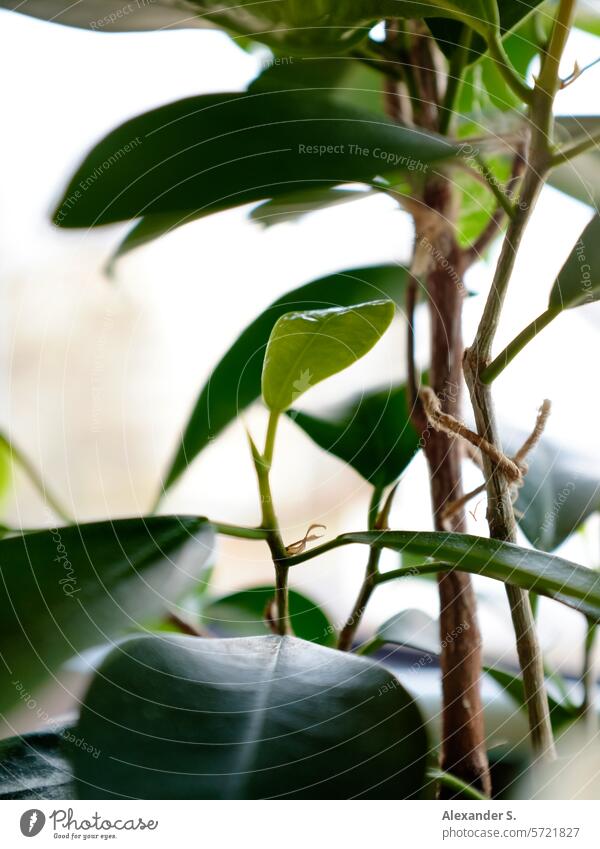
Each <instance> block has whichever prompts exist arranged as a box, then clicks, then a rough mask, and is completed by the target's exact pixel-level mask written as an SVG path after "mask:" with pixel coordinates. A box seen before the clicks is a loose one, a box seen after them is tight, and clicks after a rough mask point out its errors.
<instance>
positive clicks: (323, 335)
mask: <svg viewBox="0 0 600 849" xmlns="http://www.w3.org/2000/svg"><path fill="white" fill-rule="evenodd" d="M394 310H395V307H394V304H393V302H392V301H388V300H385V301H383V300H380V301H368V302H367V303H364V304H356V305H354V304H353V305H352V306H350V307H330V308H329V309H324V310H302V311H300V310H297V311H294V312H289V313H286V314H285V315H282V316H281V318H279V319H277V322H276V324H275V327H274V328H273V330H272V332H271V336H270V337H269V341H268V343H267V350H266V351H265V359H264V364H263V373H262V395H263V399H264V401H265V404H266V405H267V407H268V408H269V409H270V410H272V411H273V412H277V413H280V412H283V411H284V410H287V409H288V408H289V407H291V406H292V404H293V403H294V401H296V400H297V399H298V398H299V397H300V396H301V395H303V394H304V393H305V392H306V391H307V390H308V389H310V388H312V387H313V386H315V385H316V384H317V383H320V382H321V381H322V380H325V379H326V378H328V377H331V376H332V375H334V374H337V373H338V372H340V371H343V370H344V369H346V368H348V366H351V365H353V363H355V362H356V361H357V360H359V359H360V358H361V357H363V356H364V355H365V354H366V353H368V352H369V351H370V350H371V348H372V347H373V346H374V345H376V344H377V342H378V341H379V340H380V339H381V337H382V336H383V334H384V333H385V331H386V330H387V329H388V327H389V326H390V324H391V322H392V319H393V317H394Z"/></svg>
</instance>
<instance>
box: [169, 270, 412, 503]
mask: <svg viewBox="0 0 600 849" xmlns="http://www.w3.org/2000/svg"><path fill="white" fill-rule="evenodd" d="M406 281H407V277H406V271H405V270H404V269H403V268H401V267H399V266H397V265H392V264H390V265H374V266H370V267H369V266H367V267H365V268H356V269H352V270H349V271H340V272H337V273H335V274H330V275H328V276H327V277H322V278H320V279H318V280H314V281H312V282H311V283H307V284H306V285H304V286H300V287H299V288H298V289H294V290H293V291H291V292H288V293H287V294H286V295H284V296H283V297H282V298H279V299H278V300H277V301H275V302H274V303H272V304H271V306H270V307H268V308H267V309H266V310H265V311H264V312H263V313H261V314H260V315H259V316H258V318H256V319H255V320H254V321H253V322H252V323H251V324H250V325H248V327H246V329H245V330H244V331H243V332H242V333H241V335H240V336H239V337H238V339H237V340H236V342H234V344H233V345H232V346H231V348H230V349H229V350H228V351H227V353H226V354H225V355H224V356H223V357H222V359H221V360H220V362H219V363H218V365H217V366H216V367H215V369H214V370H213V372H212V374H211V376H210V377H209V379H208V380H207V382H206V384H205V385H204V386H203V388H202V390H201V392H200V395H199V397H198V400H197V402H196V405H195V407H194V409H193V411H192V414H191V417H190V419H189V421H188V423H187V425H186V428H185V430H184V433H183V437H182V439H181V442H180V444H179V446H178V448H177V451H176V454H175V457H174V459H173V462H172V464H171V466H170V468H169V471H168V473H167V476H166V481H165V484H164V489H165V491H166V490H167V489H168V488H169V487H170V486H172V485H173V484H174V483H175V481H176V480H177V479H178V478H179V477H180V475H181V474H182V473H183V472H184V471H185V470H186V469H187V467H188V465H189V464H190V463H191V462H192V460H194V458H195V457H197V456H198V454H199V453H200V452H201V451H203V450H204V448H206V446H207V445H208V444H209V442H210V441H211V440H213V439H214V438H215V437H216V436H218V434H219V433H221V431H222V430H223V429H224V428H225V427H226V426H227V425H228V424H229V423H230V422H231V421H233V420H234V419H235V418H236V417H237V416H238V415H239V413H241V412H243V411H244V410H245V409H246V408H247V407H248V406H249V405H250V404H251V403H252V402H253V401H255V400H256V399H257V398H258V397H259V396H260V392H261V374H262V365H263V359H264V350H265V346H266V344H267V342H268V340H269V336H270V334H271V331H272V329H273V327H274V325H275V322H276V321H277V319H278V318H279V317H280V316H282V315H284V314H285V313H287V312H289V311H290V310H292V309H302V310H313V309H320V308H323V307H332V306H339V307H344V306H351V305H352V304H356V303H360V302H361V301H368V300H371V299H374V298H381V297H389V298H391V299H392V300H393V301H394V302H395V303H396V304H403V303H404V300H405V294H406Z"/></svg>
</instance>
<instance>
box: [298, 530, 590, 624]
mask: <svg viewBox="0 0 600 849" xmlns="http://www.w3.org/2000/svg"><path fill="white" fill-rule="evenodd" d="M353 543H361V544H363V545H370V546H375V547H376V548H391V549H393V550H394V551H405V550H406V551H409V552H412V553H414V554H423V555H425V556H427V557H434V558H435V559H436V561H437V562H435V563H431V562H428V563H424V564H423V566H421V567H418V566H411V567H410V568H407V569H404V570H403V569H399V570H397V571H394V575H395V576H397V577H403V576H404V575H405V576H406V577H410V576H412V575H417V574H419V573H437V572H447V571H448V568H449V566H450V567H455V568H456V569H459V570H460V571H461V572H471V573H472V574H475V575H484V576H485V577H487V578H494V579H495V580H497V581H502V582H503V583H505V584H514V585H515V586H518V587H523V589H526V590H531V591H533V592H536V593H538V594H539V595H545V596H548V597H549V598H553V599H556V601H560V602H562V603H563V604H567V605H569V606H570V607H573V608H575V610H579V611H581V612H582V613H584V614H585V615H586V616H588V617H589V618H590V619H591V620H592V621H593V622H600V574H599V573H597V572H595V571H593V570H592V569H586V568H585V567H584V566H579V565H577V564H576V563H571V561H569V560H565V559H564V558H562V557H557V556H556V555H553V554H547V553H545V552H543V551H536V550H535V549H529V548H522V547H521V546H519V545H513V544H512V543H509V542H501V541H500V540H494V539H487V538H485V537H477V536H471V535H470V534H454V533H441V532H435V531H360V532H358V533H349V534H342V535H341V536H339V537H336V539H334V540H332V541H331V542H329V543H326V544H325V545H323V546H321V549H324V550H329V549H332V548H336V547H337V546H340V545H351V544H353ZM318 551H319V549H312V550H311V551H310V552H308V557H311V556H314V555H315V552H318ZM306 559H308V558H307V555H306V554H300V555H296V556H295V557H291V558H290V559H289V563H290V566H291V565H294V563H299V562H302V561H303V560H306Z"/></svg>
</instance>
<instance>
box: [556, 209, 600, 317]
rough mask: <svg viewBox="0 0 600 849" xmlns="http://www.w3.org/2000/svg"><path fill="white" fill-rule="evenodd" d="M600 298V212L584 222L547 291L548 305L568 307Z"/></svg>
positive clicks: (566, 308)
mask: <svg viewBox="0 0 600 849" xmlns="http://www.w3.org/2000/svg"><path fill="white" fill-rule="evenodd" d="M599 298H600V215H597V214H596V215H594V217H593V218H592V219H591V221H590V222H589V223H588V224H587V225H586V227H585V228H584V230H583V232H582V234H581V235H580V237H579V239H578V240H577V242H576V243H575V246H574V247H573V250H572V251H571V253H570V254H569V256H568V257H567V259H566V260H565V263H564V265H563V267H562V268H561V270H560V272H559V274H558V277H557V278H556V280H555V282H554V286H553V287H552V291H551V292H550V300H549V303H548V306H549V307H550V309H554V310H558V311H560V310H568V309H572V308H573V307H579V306H582V305H583V304H588V303H592V302H593V301H597V300H598V299H599Z"/></svg>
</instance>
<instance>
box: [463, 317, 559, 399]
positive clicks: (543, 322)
mask: <svg viewBox="0 0 600 849" xmlns="http://www.w3.org/2000/svg"><path fill="white" fill-rule="evenodd" d="M559 313H560V310H559V309H556V308H554V307H548V309H547V310H545V312H543V313H542V314H541V315H538V317H537V318H534V320H533V321H532V322H531V324H528V325H527V327H526V328H525V329H524V330H522V331H521V332H520V333H519V335H518V336H515V338H514V339H513V340H512V342H511V343H510V344H509V345H507V346H506V348H505V349H504V350H503V351H502V353H500V354H498V356H497V357H496V358H495V359H494V360H493V362H491V363H490V365H489V366H487V367H486V368H485V369H484V370H483V371H482V372H481V375H480V376H479V379H480V380H481V382H482V383H485V384H488V385H489V384H490V383H493V382H494V380H496V378H497V377H498V375H500V374H501V373H502V372H503V371H504V369H505V368H506V366H507V365H508V364H509V363H510V362H511V361H512V360H513V359H514V358H515V357H516V356H517V354H518V353H519V352H520V351H522V350H523V348H524V347H525V346H526V345H528V344H529V342H531V340H532V339H535V337H536V336H537V335H538V333H540V331H542V330H543V329H544V327H547V326H548V325H549V324H550V322H551V321H553V320H554V319H555V318H556V316H557V315H559Z"/></svg>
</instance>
